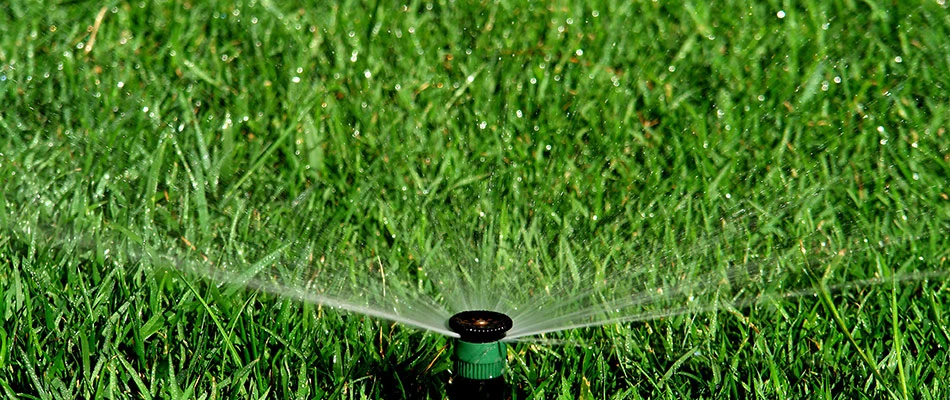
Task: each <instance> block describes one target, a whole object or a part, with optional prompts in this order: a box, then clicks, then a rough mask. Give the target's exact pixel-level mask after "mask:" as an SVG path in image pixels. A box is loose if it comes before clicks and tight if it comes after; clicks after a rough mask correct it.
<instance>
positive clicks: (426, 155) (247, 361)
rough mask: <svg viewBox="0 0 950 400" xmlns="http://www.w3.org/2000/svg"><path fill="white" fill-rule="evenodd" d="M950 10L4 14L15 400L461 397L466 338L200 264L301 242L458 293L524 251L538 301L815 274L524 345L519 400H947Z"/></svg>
mask: <svg viewBox="0 0 950 400" xmlns="http://www.w3.org/2000/svg"><path fill="white" fill-rule="evenodd" d="M100 6H102V7H103V8H101V9H100V8H98V7H100ZM948 15H950V14H948V13H947V10H946V8H945V6H943V5H941V4H940V2H897V3H884V2H874V1H870V2H863V3H857V2H851V1H846V0H841V1H833V2H824V3H819V2H812V3H808V4H803V5H801V6H800V7H794V8H793V7H791V6H789V5H780V4H778V3H776V2H769V3H766V4H754V5H747V4H721V5H706V4H705V3H702V2H696V3H693V2H690V3H688V4H687V5H686V6H684V7H682V8H680V7H673V6H665V5H661V4H658V3H656V2H648V3H644V4H634V5H628V4H626V3H624V2H611V1H595V2H585V3H581V2H577V4H571V3H568V2H559V4H557V5H550V6H546V7H542V6H538V5H530V6H523V5H521V4H516V3H509V2H497V3H475V2H462V4H457V3H449V2H431V3H427V2H412V3H410V4H408V5H406V6H405V7H403V8H393V9H390V8H387V7H386V6H385V5H378V6H377V5H374V4H361V3H357V2H346V3H342V4H338V5H332V6H330V5H323V6H309V5H289V4H285V3H280V2H266V1H265V2H261V3H258V2H239V3H228V2H194V3H191V2H186V3H183V4H170V3H165V2H147V1H143V2H134V3H126V2H113V3H103V4H102V5H99V4H96V5H91V4H85V3H69V4H63V5H59V6H55V7H49V6H47V5H44V4H41V3H36V4H33V3H31V2H13V3H11V4H8V5H3V6H0V104H3V107H2V109H0V177H2V178H0V188H2V190H0V196H2V198H0V222H2V225H0V226H2V230H0V296H2V297H3V301H0V317H2V322H0V392H2V393H3V394H4V395H5V396H7V397H21V398H22V397H32V398H76V397H113V398H153V397H157V398H212V397H241V398H246V397H252V396H253V397H275V398H290V397H302V398H320V397H324V398H399V397H415V396H418V397H432V398H441V397H443V395H444V393H445V391H446V382H447V381H448V379H449V377H450V376H451V371H450V370H451V368H452V367H451V360H450V356H449V354H450V353H451V347H450V341H449V340H447V339H446V338H444V337H441V336H438V335H433V334H424V333H420V332H418V331H415V330H413V329H410V328H407V327H405V326H402V325H399V324H392V323H389V322H385V321H377V320H373V319H369V318H365V317H362V316H360V315H353V314H346V313H341V312H339V311H336V310H332V309H329V308H327V307H321V306H319V305H314V304H306V303H300V302H296V301H292V300H289V299H286V298H282V297H280V296H275V295H272V294H267V293H263V292H257V291H248V290H243V289H241V288H240V287H234V286H229V285H216V284H214V283H212V282H208V281H207V280H204V279H201V278H200V277H198V276H195V275H192V274H187V273H182V272H181V270H182V269H188V268H191V267H190V266H194V265H198V266H209V265H211V266H215V265H230V266H235V267H236V268H238V269H240V270H250V271H259V270H267V271H269V270H268V268H271V265H272V264H274V263H273V262H272V260H274V258H268V257H269V255H274V254H276V253H280V250H281V249H282V248H283V247H282V246H287V245H291V246H297V244H298V243H304V244H305V245H301V246H297V247H293V248H294V249H295V251H296V252H294V253H292V254H290V255H288V256H285V257H288V258H290V259H293V260H296V261H301V260H306V263H307V264H308V265H319V264H318V263H320V262H323V260H330V261H331V264H332V263H337V262H338V263H339V264H333V265H347V266H349V269H347V270H346V271H345V272H343V273H340V274H341V275H342V274H351V275H357V276H358V275H360V274H364V273H367V271H369V273H373V274H375V273H378V272H379V271H376V270H373V269H371V268H369V267H368V265H370V264H372V263H367V262H365V260H373V259H376V260H379V262H378V265H379V266H380V268H383V265H385V267H386V268H387V269H388V273H390V274H393V276H402V277H404V278H405V279H407V280H408V281H412V282H416V283H417V284H418V285H419V286H418V287H417V289H418V291H419V292H421V293H430V292H432V291H433V289H432V288H431V287H429V286H425V285H426V283H425V273H426V271H425V269H426V268H437V267H432V266H431V265H430V264H426V263H425V262H423V261H421V260H420V259H421V258H422V257H423V256H425V255H426V254H427V253H426V250H431V249H433V248H438V246H437V245H438V244H440V243H448V244H449V245H450V246H449V248H451V249H454V250H453V251H455V252H456V253H447V254H449V255H450V256H456V255H457V256H458V257H459V258H460V259H464V258H466V257H468V258H473V257H478V254H479V251H480V250H479V249H482V248H484V247H486V246H488V244H491V243H496V244H497V243H500V242H503V243H504V244H506V245H507V246H508V247H510V248H511V249H513V250H511V252H510V253H505V254H506V255H507V256H511V257H514V256H513V255H518V256H523V258H519V259H518V260H516V261H515V262H513V264H512V265H511V266H510V268H511V269H512V270H513V271H514V273H515V274H524V275H525V276H532V277H535V276H536V277H541V278H540V279H541V281H542V282H540V283H541V284H544V283H545V282H543V280H544V277H545V276H557V277H558V279H560V277H562V276H563V277H566V279H571V277H584V276H586V275H588V274H595V273H597V271H598V270H603V268H602V267H603V265H612V266H615V267H614V268H616V269H621V270H622V269H624V268H627V267H628V266H629V265H636V264H637V261H638V260H650V261H655V262H656V263H657V264H659V265H661V266H662V265H664V264H663V263H666V264H665V265H676V264H677V262H679V263H680V264H682V263H686V264H689V265H696V264H697V263H699V262H700V260H704V261H709V262H710V263H731V264H734V265H739V266H740V267H743V268H745V267H746V266H755V267H756V268H759V267H761V268H765V269H767V268H770V267H773V266H775V265H777V266H779V268H783V269H784V270H792V269H794V267H795V266H798V267H800V270H798V271H799V272H798V273H796V274H790V276H787V277H785V278H783V280H781V281H779V282H777V284H782V285H787V286H783V287H782V288H779V287H776V288H772V289H769V290H770V292H769V293H772V294H774V295H775V297H776V298H774V299H770V300H767V301H761V302H757V303H754V304H744V305H745V306H744V307H729V306H723V307H721V308H719V307H717V308H716V309H715V310H708V311H706V312H702V313H687V314H684V315H679V316H672V317H667V318H660V319H656V320H648V321H642V322H635V323H621V324H611V325H607V326H603V327H593V328H585V329H578V330H571V331H567V332H562V333H558V334H554V335H551V336H548V337H547V339H550V340H553V341H558V342H561V344H559V345H551V344H548V343H541V344H534V343H527V342H525V343H517V344H514V345H513V346H512V349H511V352H510V358H511V362H510V368H509V369H510V373H509V375H508V379H509V382H510V383H511V385H512V386H513V387H514V388H515V390H514V393H515V396H516V397H517V398H556V397H560V398H572V399H573V398H638V397H662V398H699V397H726V398H735V397H752V396H755V397H764V398H817V397H827V398H857V397H887V396H890V397H901V398H944V397H946V396H947V394H948V393H950V388H947V386H946V383H945V382H947V381H948V378H950V377H948V372H950V366H948V362H947V360H948V359H950V357H948V354H947V348H948V345H950V332H948V330H947V322H946V321H947V318H948V317H950V315H948V313H947V311H946V310H945V305H946V304H947V303H948V299H950V297H948V294H950V288H948V287H947V284H946V275H945V273H944V271H946V270H947V260H946V257H947V256H948V252H950V251H948V239H947V232H948V228H950V224H948V222H947V221H950V211H948V210H950V200H948V190H947V177H948V176H950V161H948V160H950V144H948V143H950V140H948V133H947V124H948V122H947V121H948V117H950V98H948V97H950V96H948V95H947V93H948V92H947V88H948V87H950V78H948V75H947V74H946V71H948V70H950V59H948V58H947V56H946V55H947V54H950V39H948V38H950V17H948ZM486 232H491V233H492V234H491V235H488V234H486ZM495 235H497V236H498V237H503V238H508V239H506V240H500V239H499V240H498V241H495V240H494V239H492V238H493V237H494V236H495ZM486 236H488V238H486ZM823 244H824V246H825V247H823ZM466 246H470V247H469V248H470V250H465V249H466ZM502 247H504V246H502ZM300 249H310V251H307V252H301V251H300ZM314 249H315V250H314ZM841 251H844V252H843V253H842V255H840V256H838V253H839V252H841ZM275 252H276V253H275ZM796 254H797V255H796ZM435 258H436V259H438V257H435ZM501 258H502V257H499V259H501ZM750 259H751V261H750ZM756 260H759V261H756ZM529 261H530V262H529ZM459 262H460V263H463V264H465V263H471V261H470V260H469V261H459ZM297 265H299V264H290V265H286V266H285V267H286V268H293V267H295V266H297ZM465 265H468V264H465ZM537 265H540V266H537ZM182 266H185V267H184V268H180V267H182ZM463 266H464V265H463ZM278 267H279V266H278ZM361 268H367V269H366V270H362V269H361ZM543 268H548V269H553V271H554V272H551V271H550V270H549V271H545V270H544V269H543ZM599 268H600V269H599ZM710 268H714V267H710ZM602 273H604V272H602ZM400 274H402V275H400ZM602 278H609V276H604V277H598V279H601V280H602ZM867 279H872V280H873V282H874V285H855V286H854V287H848V284H849V283H854V282H859V281H863V280H867ZM552 280H554V278H552ZM332 284H336V283H335V282H329V283H321V285H332ZM842 285H844V287H842ZM823 288H828V289H827V290H825V289H823ZM511 290H517V288H511ZM788 290H805V291H806V292H808V295H805V296H792V297H782V296H781V295H782V294H787V293H788ZM813 294H814V295H813Z"/></svg>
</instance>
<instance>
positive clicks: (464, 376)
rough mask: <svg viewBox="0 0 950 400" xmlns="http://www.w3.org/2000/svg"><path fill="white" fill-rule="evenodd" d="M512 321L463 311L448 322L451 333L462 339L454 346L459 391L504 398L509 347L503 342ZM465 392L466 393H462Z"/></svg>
mask: <svg viewBox="0 0 950 400" xmlns="http://www.w3.org/2000/svg"><path fill="white" fill-rule="evenodd" d="M511 326H512V321H511V318H510V317H509V316H507V315H505V314H502V313H500V312H495V311H485V310H475V311H462V312H460V313H458V314H455V315H453V316H452V318H449V329H451V330H452V331H453V332H455V333H458V334H459V335H460V336H461V337H460V338H459V340H458V342H456V344H455V369H456V371H457V374H458V379H457V381H458V383H457V384H458V388H459V389H460V390H464V391H468V394H469V395H484V396H485V397H488V398H493V397H496V396H498V395H502V392H504V391H505V390H506V389H505V384H504V378H503V377H502V374H503V373H504V371H505V365H506V364H507V360H508V357H507V354H508V350H507V346H506V345H505V344H504V343H502V342H501V339H504V337H505V333H506V332H508V330H509V329H511ZM463 388H464V389H463Z"/></svg>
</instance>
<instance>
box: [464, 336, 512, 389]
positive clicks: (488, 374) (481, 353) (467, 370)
mask: <svg viewBox="0 0 950 400" xmlns="http://www.w3.org/2000/svg"><path fill="white" fill-rule="evenodd" d="M507 361H508V346H506V345H505V344H504V343H502V342H490V343H472V342H466V341H464V340H459V341H457V342H456V343H455V368H456V371H458V375H459V376H461V377H463V378H467V379H474V380H483V379H494V378H498V377H500V376H502V374H503V373H504V372H505V365H507V364H508V362H507Z"/></svg>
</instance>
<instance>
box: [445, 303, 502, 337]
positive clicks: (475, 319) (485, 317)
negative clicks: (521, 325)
mask: <svg viewBox="0 0 950 400" xmlns="http://www.w3.org/2000/svg"><path fill="white" fill-rule="evenodd" d="M511 324H512V322H511V318H510V317H508V316H507V315H505V314H502V313H500V312H495V311H484V310H477V311H462V312H460V313H458V314H455V315H453V316H452V318H449V329H451V330H452V331H453V332H455V333H458V334H459V335H461V336H462V341H465V342H469V343H491V342H497V341H499V340H501V339H504V337H505V333H506V332H508V330H509V329H511Z"/></svg>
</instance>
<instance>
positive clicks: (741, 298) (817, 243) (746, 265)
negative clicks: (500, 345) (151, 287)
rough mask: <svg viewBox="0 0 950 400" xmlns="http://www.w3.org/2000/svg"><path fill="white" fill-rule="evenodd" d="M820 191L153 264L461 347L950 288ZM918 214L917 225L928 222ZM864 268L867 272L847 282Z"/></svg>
mask: <svg viewBox="0 0 950 400" xmlns="http://www.w3.org/2000/svg"><path fill="white" fill-rule="evenodd" d="M761 190H763V191H764V190H768V189H761ZM786 190H789V189H788V188H786ZM825 194H826V190H825V189H823V188H808V189H805V190H803V191H802V192H801V193H800V194H798V195H792V194H790V195H789V196H787V197H780V200H779V201H777V202H775V203H773V204H766V205H762V204H755V203H754V202H752V201H741V200H735V201H727V202H724V204H723V205H722V206H721V207H720V208H718V209H715V210H709V209H707V210H704V211H703V212H704V213H705V215H704V216H702V217H698V218H695V219H693V220H687V221H688V222H690V223H691V224H692V225H691V226H685V227H684V226H667V225H666V224H665V223H664V220H665V219H667V218H668V219H670V220H676V219H677V217H676V215H678V214H682V213H691V212H693V211H694V210H691V207H694V203H690V202H689V201H688V200H684V201H683V202H681V203H680V204H679V207H678V208H677V209H673V210H654V211H653V215H650V214H648V213H644V214H643V216H642V218H643V221H649V222H650V224H645V223H643V221H640V222H633V223H632V222H631V221H627V220H624V219H623V218H620V217H617V218H613V219H611V218H609V216H604V217H600V218H598V217H597V216H584V217H582V216H580V214H578V215H570V216H559V215H551V214H547V215H545V214H541V213H538V212H534V210H530V209H518V208H514V207H501V208H499V209H496V210H483V211H479V212H477V213H466V212H462V211H459V210H450V211H449V212H448V213H449V214H448V215H446V214H440V211H438V210H435V211H433V210H428V211H427V212H419V213H417V214H415V215H410V216H407V217H405V216H404V217H403V218H402V219H400V218H398V217H395V216H391V217H384V218H383V219H384V220H386V223H385V225H386V229H387V233H385V234H384V235H385V237H384V238H383V239H384V240H379V241H376V242H375V243H377V244H376V245H369V244H367V243H369V241H365V240H360V239H359V238H355V237H348V236H347V233H346V229H345V228H343V227H341V226H342V225H341V224H340V223H339V222H334V221H320V220H319V219H318V218H309V219H308V218H303V219H304V220H306V222H304V223H302V224H300V226H299V227H298V228H295V229H299V231H297V232H287V231H286V230H285V231H282V232H281V233H275V236H278V237H282V238H285V240H286V244H284V245H282V246H279V247H278V248H276V249H275V250H272V251H270V252H269V253H267V254H266V255H265V256H262V257H259V258H258V259H257V260H256V261H254V262H248V261H247V260H246V259H245V258H244V257H245V256H244V255H242V254H240V253H241V252H240V251H236V252H234V254H224V255H219V256H217V257H216V258H214V257H213V259H212V260H210V261H195V260H194V259H195V257H194V255H193V253H192V255H190V256H189V255H188V253H189V251H187V250H186V251H185V252H184V253H177V252H171V253H169V251H171V250H172V248H165V249H153V250H152V252H151V256H152V259H153V260H154V261H157V262H159V264H164V265H167V266H170V267H173V268H176V269H181V270H185V271H187V272H189V273H194V274H197V275H201V276H204V277H206V278H208V279H210V280H211V281H214V282H218V283H229V284H234V285H236V286H238V287H240V286H247V287H249V288H251V289H255V290H260V291H263V292H268V293H272V294H275V295H279V296H286V297H290V298H294V299H297V300H300V301H305V302H311V303H316V304H320V305H324V306H328V307H333V308H337V309H341V310H346V311H350V312H354V313H359V314H364V315H369V316H373V317H377V318H382V319H387V320H391V321H396V322H399V323H402V324H406V325H410V326H414V327H417V328H421V329H424V330H427V331H431V332H436V333H440V334H444V335H448V336H452V337H458V334H457V333H455V332H453V331H452V330H450V329H449V327H448V325H447V321H448V320H449V317H451V316H452V315H453V314H455V313H458V312H462V311H467V310H493V311H498V312H502V313H504V314H507V315H509V316H510V317H511V318H512V320H513V328H512V329H511V330H510V331H509V332H508V335H507V337H506V339H505V340H518V339H520V338H527V337H531V336H535V335H539V334H544V333H550V332H557V331H562V330H568V329H576V328H581V327H590V326H598V325H604V324H610V323H618V322H629V321H639V320H647V319H654V318H661V317H665V316H671V315H677V314H682V313H689V312H702V311H710V310H716V309H722V308H725V309H734V308H738V307H744V306H748V305H752V304H759V303H765V302H769V301H772V300H777V299H782V298H788V297H797V296H803V295H811V294H814V293H815V289H814V284H815V283H816V282H817V281H818V280H822V279H825V280H828V281H829V286H831V287H832V288H833V289H834V288H837V289H844V288H847V287H854V286H868V285H875V284H881V283H893V282H896V281H900V280H910V279H913V280H919V279H926V278H928V277H936V276H944V275H945V272H944V271H939V270H937V271H934V270H930V271H926V270H925V271H922V272H921V271H918V270H917V268H918V267H919V266H920V265H927V264H926V263H923V260H925V258H924V255H922V254H917V253H915V252H918V253H919V251H917V250H916V247H915V246H916V245H915V242H916V241H918V240H924V239H926V238H927V235H928V233H927V232H926V231H924V232H921V231H918V230H915V229H913V227H912V226H910V225H909V224H908V223H906V222H905V220H904V219H900V220H895V221H887V224H889V225H891V226H893V228H889V229H886V230H885V233H884V235H885V236H883V237H874V236H870V235H869V234H868V233H866V232H864V231H862V230H861V228H860V227H858V226H857V225H858V224H856V223H855V221H837V220H835V215H840V214H841V213H840V212H838V211H840V210H836V207H839V206H837V205H835V204H829V203H828V202H827V198H826V196H825ZM300 203H301V201H300V199H298V201H297V202H295V204H300ZM390 211H391V210H390ZM919 212H920V213H921V214H920V215H916V214H914V215H911V216H912V217H913V218H925V217H927V215H931V214H927V213H929V212H930V211H926V212H925V211H919ZM836 213H837V214H836ZM302 214H304V213H298V215H302ZM905 217H906V216H905ZM502 220H504V221H524V223H522V224H511V223H507V224H506V223H504V222H503V221H502ZM680 220H683V219H680ZM630 226H637V228H636V229H635V230H633V231H632V232H631V234H630V236H629V238H628V239H626V240H617V239H612V240H607V239H599V238H600V237H612V238H616V237H617V235H615V234H613V233H611V234H610V235H607V234H604V232H616V231H618V230H622V229H629V227H630ZM888 232H889V233H888ZM879 234H880V233H879ZM341 238H342V240H340V239H341ZM348 239H349V240H348ZM882 254H900V256H899V257H904V258H907V257H910V258H909V259H908V260H909V261H907V262H906V263H905V264H904V265H902V266H900V267H901V268H900V270H899V271H895V270H891V268H888V267H886V266H882V265H880V264H879V262H880V259H881V256H882ZM926 256H927V257H932V256H934V255H932V254H927V255H926ZM184 260H192V261H184ZM875 262H878V264H876V266H875V264H874V263H875ZM915 263H917V264H915ZM855 264H860V265H861V268H860V269H862V270H864V271H866V272H867V275H866V276H863V277H860V276H859V277H855V276H853V275H845V276H844V278H843V279H844V280H841V278H839V277H836V273H835V271H836V269H843V268H844V267H845V266H849V265H851V266H853V265H855Z"/></svg>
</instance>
